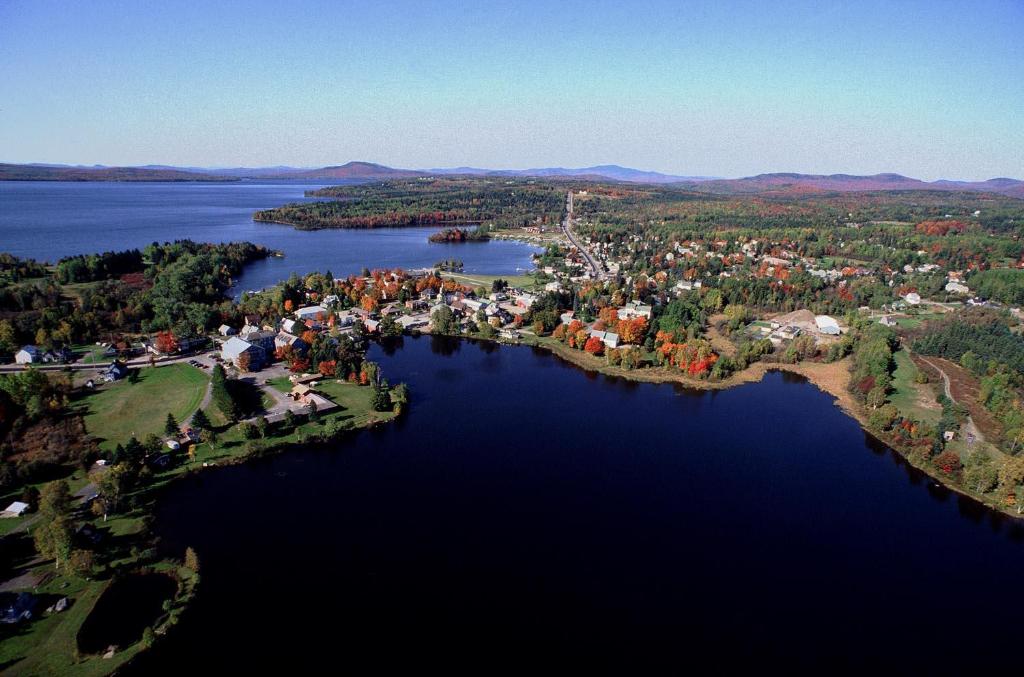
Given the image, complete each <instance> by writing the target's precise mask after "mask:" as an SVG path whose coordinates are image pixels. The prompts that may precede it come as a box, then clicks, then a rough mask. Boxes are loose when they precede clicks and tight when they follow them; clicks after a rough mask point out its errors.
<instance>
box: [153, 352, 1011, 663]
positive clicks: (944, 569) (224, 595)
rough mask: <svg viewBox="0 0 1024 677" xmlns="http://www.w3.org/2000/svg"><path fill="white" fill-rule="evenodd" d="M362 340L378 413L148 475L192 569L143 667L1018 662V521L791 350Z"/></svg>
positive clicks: (168, 537)
mask: <svg viewBox="0 0 1024 677" xmlns="http://www.w3.org/2000/svg"><path fill="white" fill-rule="evenodd" d="M371 357H372V358H373V359H375V360H378V361H379V362H380V363H381V364H382V366H383V369H384V373H385V374H386V375H387V377H388V378H389V379H390V380H391V381H392V382H398V381H405V382H408V383H409V384H410V387H411V393H412V404H411V407H410V409H409V411H408V413H407V415H406V416H405V417H403V418H402V419H401V420H400V421H399V422H397V423H394V424H390V425H386V426H382V427H380V428H378V429H376V430H372V431H366V432H362V433H359V434H356V435H353V436H352V437H350V438H348V439H345V440H342V441H339V442H337V443H335V444H332V445H330V446H328V447H321V448H314V449H304V450H301V449H300V450H294V451H291V452H288V453H285V454H283V455H279V456H276V457H273V458H269V459H264V460H261V461H257V462H253V463H249V464H246V465H242V466H235V467H229V468H222V469H216V470H212V471H208V472H204V473H201V474H200V475H199V476H197V477H194V478H190V479H186V480H183V481H181V482H178V483H176V484H174V485H172V486H171V487H170V488H169V490H167V491H166V493H165V494H164V495H163V497H162V498H161V500H160V502H159V504H158V505H159V507H158V514H157V523H156V531H157V533H158V534H160V535H161V536H162V539H163V541H162V547H163V548H165V549H166V550H167V552H169V553H174V554H176V555H177V556H180V555H181V553H183V552H184V550H185V547H186V546H193V547H195V548H196V550H197V551H198V553H199V555H200V557H201V559H202V565H203V569H202V575H203V582H202V589H201V594H200V596H199V599H198V601H197V603H196V606H195V608H194V612H193V613H191V614H190V615H188V616H187V617H186V619H185V620H184V623H183V624H182V625H181V626H179V628H178V629H177V630H176V633H175V634H174V635H172V637H170V638H169V639H168V641H167V642H166V643H165V644H163V645H162V646H161V647H158V648H157V649H156V650H155V651H154V653H153V654H152V655H150V656H149V657H148V659H147V660H145V661H144V662H142V663H140V664H139V665H138V666H137V668H138V669H137V670H136V672H137V673H138V674H154V673H162V674H176V675H180V674H185V673H187V672H189V671H192V670H194V669H195V668H196V667H197V666H201V669H202V671H203V672H210V671H218V670H221V671H223V672H224V673H225V674H257V673H259V674H266V671H268V670H271V671H273V670H277V671H278V674H296V673H302V672H328V671H329V672H332V673H335V672H337V673H344V672H345V671H346V668H361V670H357V671H356V673H357V674H363V673H366V672H369V673H371V674H381V673H389V672H394V671H397V670H402V671H403V672H404V673H406V674H409V673H415V674H426V673H430V674H433V673H434V672H438V673H440V674H446V673H452V672H458V673H466V672H470V673H473V674H482V675H486V674H493V673H495V672H509V671H514V670H516V669H521V670H522V672H526V673H527V674H550V673H551V672H552V671H556V672H560V673H563V674H564V673H570V674H579V673H581V672H582V673H586V672H602V673H608V672H614V673H616V674H650V673H652V672H653V673H656V674H664V673H677V672H699V673H707V672H711V673H715V672H723V671H729V670H732V669H735V668H754V669H757V670H758V671H759V672H760V671H764V672H776V671H778V672H782V673H785V672H786V671H791V670H793V669H797V670H799V669H801V668H815V669H816V670H818V672H819V673H825V672H827V673H835V672H843V671H849V670H855V669H863V668H867V667H870V666H875V667H877V668H879V669H880V670H882V671H884V672H885V673H893V672H896V671H898V670H909V671H911V672H912V674H939V673H952V672H958V671H959V672H961V673H962V672H971V673H976V674H977V673H984V672H986V671H987V670H988V669H989V668H991V667H993V666H995V665H1003V666H1005V665H1008V664H1009V665H1014V664H1018V665H1019V656H1017V654H1018V653H1019V651H1018V650H1019V635H1020V630H1019V621H1020V609H1021V606H1020V592H1019V589H1020V570H1021V562H1022V554H1024V550H1022V531H1021V528H1020V526H1018V525H1016V524H1015V523H1013V522H1012V521H1011V520H1009V519H1007V518H1002V517H1000V516H998V515H995V514H993V513H990V512H987V511H985V510H983V509H981V508H979V506H978V505H977V504H975V503H973V502H971V501H969V500H966V499H963V498H960V497H958V496H957V495H955V494H951V493H949V492H947V491H945V490H943V489H941V488H939V487H938V486H937V485H935V484H934V482H932V481H931V480H929V479H928V478H926V477H923V476H922V475H920V474H919V473H917V472H915V471H913V470H912V469H910V468H908V467H907V466H906V465H905V464H904V463H902V462H901V461H900V460H899V459H898V457H897V456H896V455H895V454H893V453H892V452H891V451H890V450H888V449H886V448H885V447H884V446H882V445H879V444H878V443H876V442H874V441H872V439H871V438H869V437H867V436H866V435H865V434H864V433H863V432H862V431H861V429H860V428H859V426H858V425H857V423H856V422H855V421H854V420H852V419H850V418H848V417H847V416H845V415H844V414H843V413H842V412H841V411H840V410H839V409H837V408H836V407H835V406H833V404H832V398H831V397H829V396H827V395H825V394H824V393H822V392H820V391H818V390H817V389H816V388H815V387H814V386H812V385H810V384H808V383H807V382H805V381H803V380H802V379H801V378H799V377H793V376H785V375H782V374H780V373H772V374H769V375H768V376H767V377H766V378H765V380H764V381H763V382H762V383H759V384H749V385H745V386H742V387H738V388H735V389H731V390H727V391H722V392H709V393H700V392H694V391H688V390H685V389H682V388H678V387H675V386H672V385H652V384H635V383H628V382H623V381H620V380H613V379H610V378H606V377H603V376H598V375H595V374H588V373H585V372H583V371H580V370H578V369H577V368H575V367H572V366H569V365H567V364H565V363H563V362H561V361H559V360H558V359H557V358H554V357H552V356H550V355H547V354H544V353H541V352H537V351H534V350H531V349H529V348H514V347H497V346H493V345H482V344H473V343H459V342H456V341H454V340H450V339H442V338H435V339H431V338H429V337H424V338H419V339H410V338H406V339H405V340H404V346H403V347H401V348H399V349H397V350H394V349H393V350H391V351H390V354H388V353H386V352H385V351H383V350H382V349H381V348H380V347H375V348H374V349H373V351H372V355H371ZM522 672H521V673H520V674H522Z"/></svg>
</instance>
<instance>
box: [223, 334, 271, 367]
mask: <svg viewBox="0 0 1024 677" xmlns="http://www.w3.org/2000/svg"><path fill="white" fill-rule="evenodd" d="M242 354H247V355H248V356H249V370H250V371H258V370H259V369H260V368H261V367H262V366H263V361H264V360H265V359H266V357H267V355H266V352H265V351H264V350H263V348H262V347H260V346H258V345H253V344H251V343H249V342H248V341H246V340H244V339H240V338H238V337H237V336H232V337H231V338H229V339H228V340H227V341H225V342H224V345H223V346H221V349H220V356H221V358H222V359H223V360H224V361H225V362H230V363H232V364H234V365H235V366H236V367H237V366H238V358H239V357H240V356H241V355H242Z"/></svg>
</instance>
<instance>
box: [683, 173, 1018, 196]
mask: <svg viewBox="0 0 1024 677" xmlns="http://www.w3.org/2000/svg"><path fill="white" fill-rule="evenodd" d="M684 183H685V182H684ZM693 187H695V188H699V189H700V190H704V191H711V192H723V193H733V194H735V193H765V192H776V193H777V192H798V193H799V192H840V193H846V192H855V191H878V190H953V191H955V190H966V191H973V192H981V193H1000V194H1002V195H1009V196H1011V197H1018V198H1024V181H1020V180H1017V179H1006V178H998V179H989V180H987V181H948V180H939V181H930V182H929V181H921V180H920V179H913V178H910V177H907V176H903V175H901V174H872V175H870V176H855V175H852V174H828V175H823V174H787V173H778V174H758V175H757V176H748V177H745V178H742V179H715V180H711V181H702V182H700V184H699V185H697V184H693Z"/></svg>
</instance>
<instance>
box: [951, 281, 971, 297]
mask: <svg viewBox="0 0 1024 677" xmlns="http://www.w3.org/2000/svg"><path fill="white" fill-rule="evenodd" d="M946 291H948V292H949V293H950V294H970V293H971V290H970V288H969V287H968V286H967V285H966V284H963V283H962V282H947V283H946Z"/></svg>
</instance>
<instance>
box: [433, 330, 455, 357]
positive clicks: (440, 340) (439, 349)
mask: <svg viewBox="0 0 1024 677" xmlns="http://www.w3.org/2000/svg"><path fill="white" fill-rule="evenodd" d="M460 347H461V340H460V339H458V338H455V337H454V336H437V335H434V336H431V337H430V352H432V353H434V354H435V355H444V356H445V357H450V356H452V355H454V354H455V353H457V352H459V348H460Z"/></svg>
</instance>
